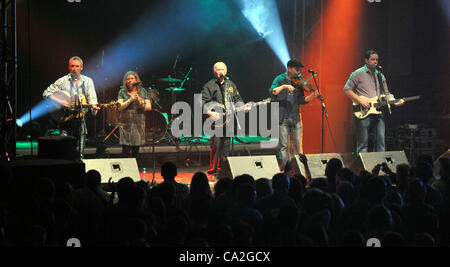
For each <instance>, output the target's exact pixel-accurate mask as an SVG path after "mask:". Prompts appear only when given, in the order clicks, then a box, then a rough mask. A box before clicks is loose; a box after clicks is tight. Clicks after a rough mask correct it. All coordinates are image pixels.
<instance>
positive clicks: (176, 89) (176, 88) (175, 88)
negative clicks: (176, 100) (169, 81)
mask: <svg viewBox="0 0 450 267" xmlns="http://www.w3.org/2000/svg"><path fill="white" fill-rule="evenodd" d="M164 90H166V91H169V92H172V91H174V92H180V91H185V90H186V89H185V88H178V87H172V88H166V89H164Z"/></svg>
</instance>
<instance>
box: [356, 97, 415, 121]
mask: <svg viewBox="0 0 450 267" xmlns="http://www.w3.org/2000/svg"><path fill="white" fill-rule="evenodd" d="M360 98H361V99H365V100H367V102H369V104H370V107H369V108H366V107H364V106H363V105H361V104H359V103H356V102H355V101H353V114H354V115H355V117H356V118H358V119H364V118H366V117H367V116H369V115H370V114H381V113H382V110H381V108H382V107H384V106H389V105H392V104H395V103H397V102H399V101H400V100H401V99H403V100H404V101H405V102H406V101H412V100H417V99H420V96H411V97H403V98H399V99H394V100H388V99H387V97H386V95H379V96H375V97H372V98H368V97H364V96H360Z"/></svg>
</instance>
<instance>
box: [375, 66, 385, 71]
mask: <svg viewBox="0 0 450 267" xmlns="http://www.w3.org/2000/svg"><path fill="white" fill-rule="evenodd" d="M375 69H377V70H378V71H381V70H382V69H383V67H382V66H381V65H376V66H375Z"/></svg>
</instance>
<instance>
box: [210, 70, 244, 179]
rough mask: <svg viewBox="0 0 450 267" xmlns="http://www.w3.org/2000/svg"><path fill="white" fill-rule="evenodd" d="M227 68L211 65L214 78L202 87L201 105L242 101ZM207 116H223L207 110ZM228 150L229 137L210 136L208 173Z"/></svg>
mask: <svg viewBox="0 0 450 267" xmlns="http://www.w3.org/2000/svg"><path fill="white" fill-rule="evenodd" d="M227 72H228V69H227V66H226V65H225V63H223V62H217V63H216V64H214V67H213V74H214V78H213V79H211V80H210V81H208V82H207V83H206V84H205V85H204V86H203V88H202V106H205V105H206V106H208V103H210V102H216V103H219V104H223V105H225V107H228V106H229V105H228V102H230V101H231V102H232V103H237V102H242V103H243V102H244V101H243V99H242V97H241V96H240V95H239V92H238V90H237V87H236V84H235V83H234V82H232V81H231V80H230V79H229V78H228V77H227V76H226V75H227ZM249 109H250V108H249V107H248V108H247V107H245V112H248V111H249ZM207 114H208V116H209V117H210V118H211V119H212V120H214V121H219V120H220V119H221V118H223V116H221V114H220V113H219V112H217V111H214V110H208V112H207ZM229 150H230V137H226V136H224V137H218V136H211V138H210V164H209V165H210V169H209V170H208V174H214V173H217V172H218V171H219V169H220V168H221V167H222V165H223V163H224V160H225V157H226V156H228V154H229Z"/></svg>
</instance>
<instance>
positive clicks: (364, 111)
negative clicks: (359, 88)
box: [353, 96, 382, 119]
mask: <svg viewBox="0 0 450 267" xmlns="http://www.w3.org/2000/svg"><path fill="white" fill-rule="evenodd" d="M360 98H362V99H365V100H367V102H369V103H370V108H366V107H364V106H362V105H360V104H359V103H355V102H353V114H354V115H355V117H356V118H358V119H364V118H367V116H369V115H370V114H381V113H382V112H381V110H379V109H377V107H375V104H376V103H378V99H379V97H378V96H375V97H372V98H368V97H365V96H360Z"/></svg>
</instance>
